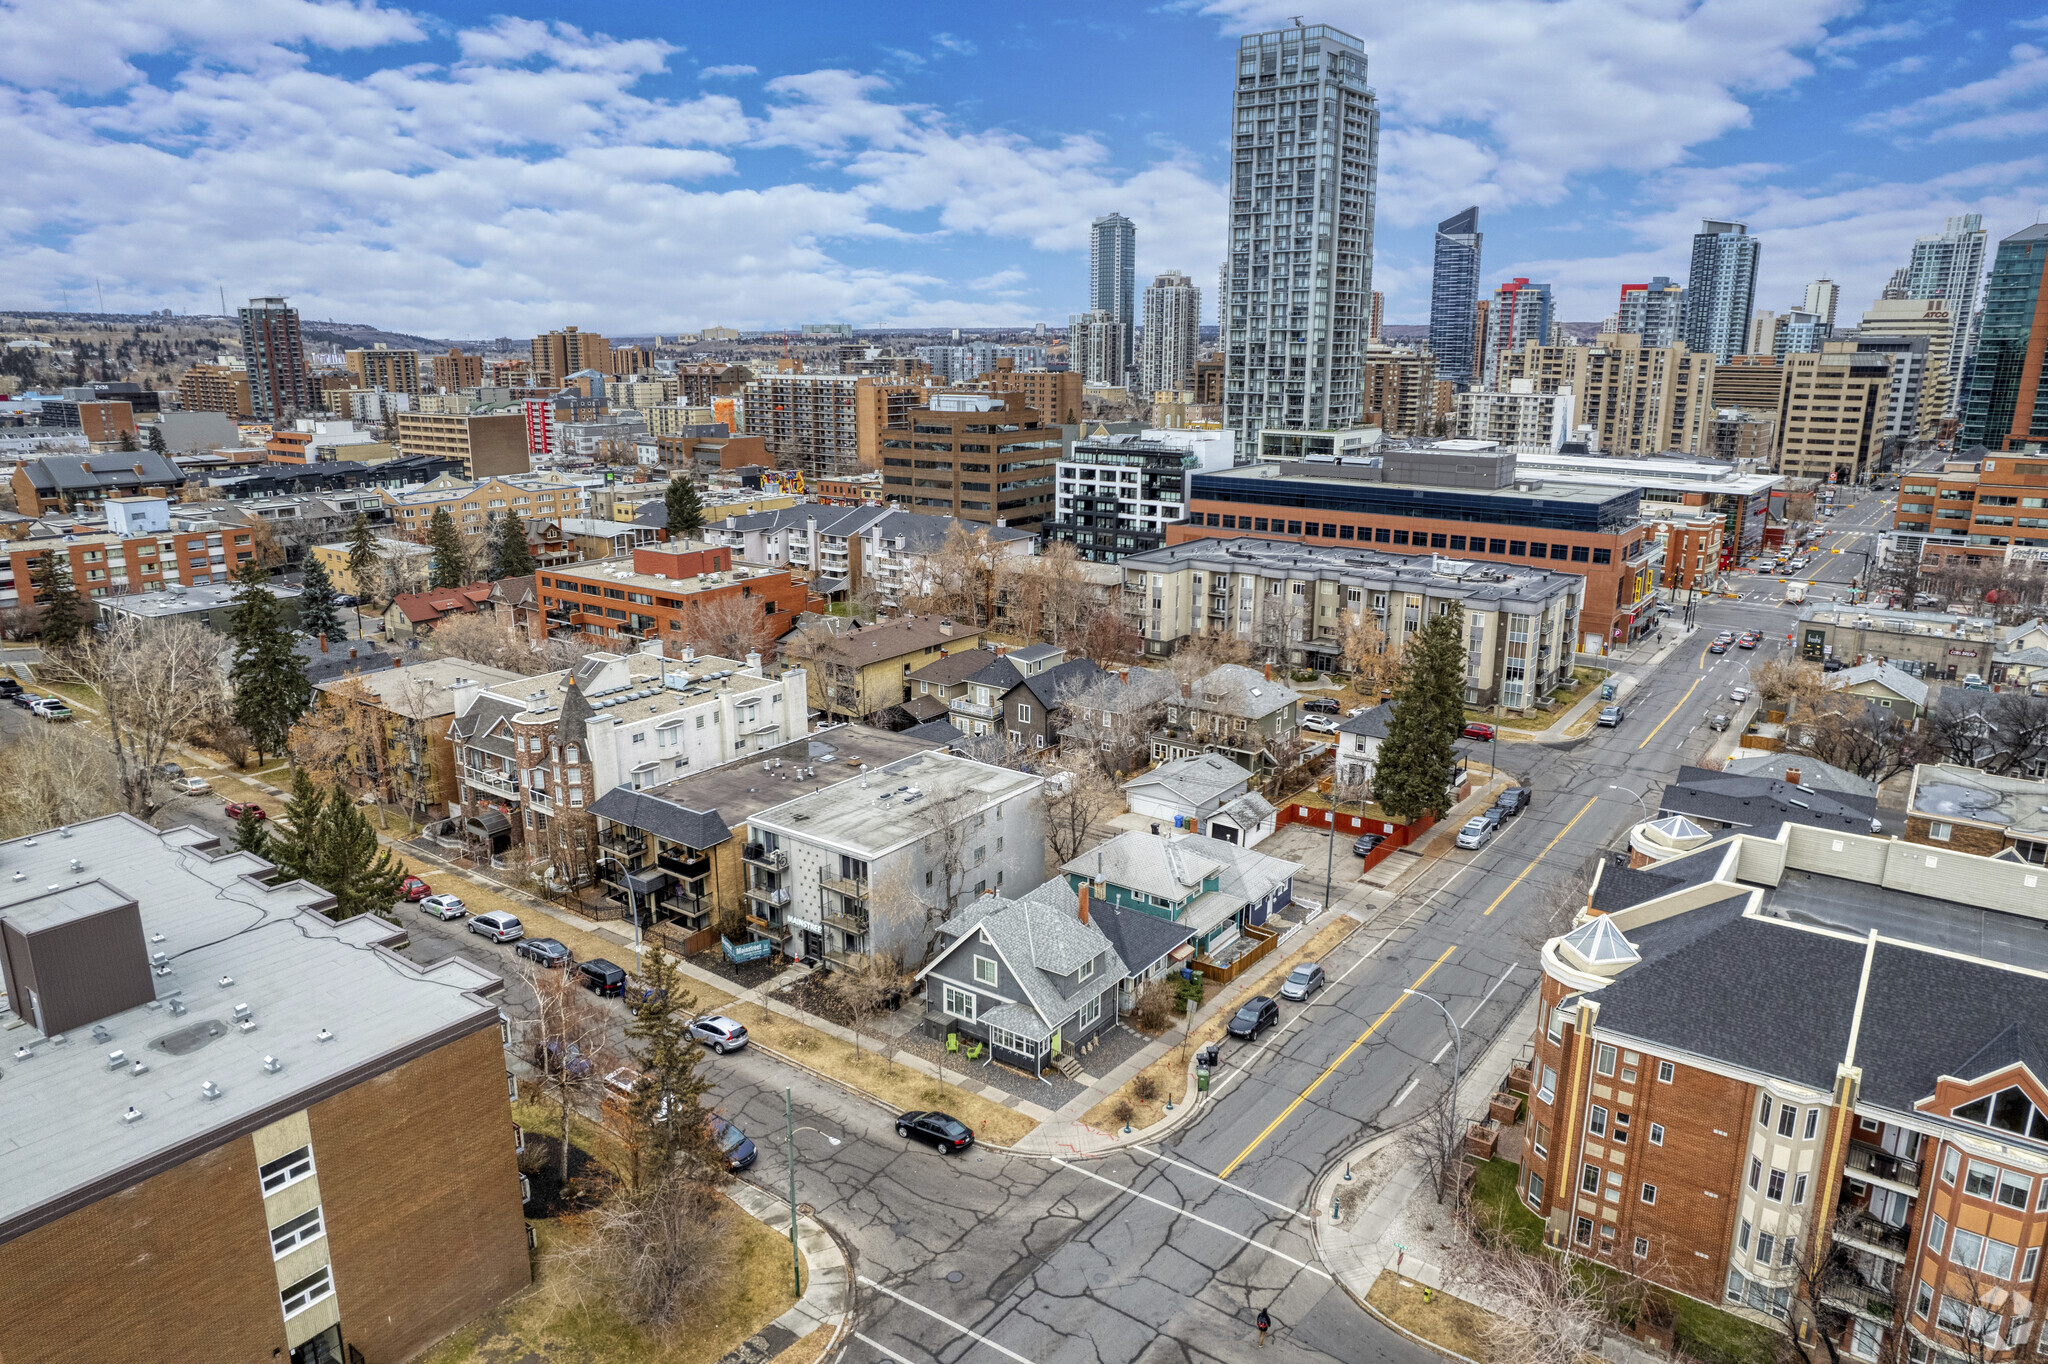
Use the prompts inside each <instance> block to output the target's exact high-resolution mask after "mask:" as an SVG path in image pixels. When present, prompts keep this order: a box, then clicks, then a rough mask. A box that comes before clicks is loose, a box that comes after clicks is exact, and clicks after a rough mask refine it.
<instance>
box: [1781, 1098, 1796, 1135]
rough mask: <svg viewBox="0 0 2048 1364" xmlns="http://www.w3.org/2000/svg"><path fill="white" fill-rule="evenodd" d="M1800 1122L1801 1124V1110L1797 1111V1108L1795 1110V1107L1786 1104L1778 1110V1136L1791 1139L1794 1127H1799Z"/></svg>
mask: <svg viewBox="0 0 2048 1364" xmlns="http://www.w3.org/2000/svg"><path fill="white" fill-rule="evenodd" d="M1798 1122H1799V1110H1798V1109H1796V1108H1794V1107H1793V1106H1792V1105H1791V1104H1785V1105H1784V1106H1782V1107H1781V1108H1779V1109H1778V1135H1779V1136H1781V1137H1789V1136H1791V1135H1792V1129H1793V1127H1794V1126H1795V1125H1797V1123H1798Z"/></svg>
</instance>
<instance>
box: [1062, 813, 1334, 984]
mask: <svg viewBox="0 0 2048 1364" xmlns="http://www.w3.org/2000/svg"><path fill="white" fill-rule="evenodd" d="M1060 870H1061V871H1062V872H1063V873H1065V874H1066V878H1067V884H1068V885H1070V886H1072V887H1074V888H1075V890H1076V891H1077V892H1078V890H1079V888H1080V887H1081V885H1082V884H1083V883H1093V885H1094V888H1095V889H1094V896H1095V898H1096V899H1099V900H1106V901H1108V902H1109V903H1110V904H1112V905H1115V906H1117V907H1118V908H1119V909H1128V910H1134V911H1136V912H1138V913H1141V914H1148V915H1151V916H1152V917H1153V918H1156V919H1163V920H1166V921H1168V922H1170V923H1172V924H1174V925H1176V926H1177V927H1181V928H1185V929H1186V930H1187V933H1188V939H1189V943H1190V948H1191V950H1190V951H1189V952H1188V953H1187V954H1186V955H1188V956H1203V957H1208V958H1211V959H1212V960H1219V961H1221V960H1228V959H1229V958H1230V956H1231V954H1232V948H1233V947H1234V946H1235V945H1236V944H1237V943H1238V941H1239V939H1240V938H1242V937H1243V936H1244V932H1245V930H1246V929H1249V928H1258V927H1261V926H1263V925H1264V924H1265V922H1266V920H1267V919H1268V918H1269V917H1270V916H1271V915H1272V914H1273V913H1274V911H1276V910H1278V909H1280V908H1281V907H1283V906H1285V905H1287V904H1289V903H1291V902H1292V901H1293V899H1294V876H1295V873H1296V872H1298V871H1300V870H1301V864H1300V863H1299V862H1288V861H1284V860H1282V859H1280V858H1278V857H1271V856H1268V855H1267V854H1265V853H1261V852H1254V851H1252V850H1251V849H1250V848H1245V847H1240V846H1239V845H1237V844H1234V843H1226V842H1224V841H1223V840H1222V839H1218V838H1209V837H1206V836H1204V835H1201V834H1153V833H1147V832H1145V831H1143V830H1134V831H1132V832H1130V833H1124V834H1119V835H1117V836H1116V837H1115V838H1112V839H1111V840H1109V842H1107V843H1104V844H1103V845H1102V846H1101V847H1099V848H1093V849H1090V850H1089V851H1087V852H1085V853H1082V854H1081V855H1080V856H1079V857H1077V858H1075V859H1074V860H1073V861H1071V862H1069V863H1067V864H1066V865H1065V866H1063V867H1061V868H1060ZM1162 969H1163V968H1162Z"/></svg>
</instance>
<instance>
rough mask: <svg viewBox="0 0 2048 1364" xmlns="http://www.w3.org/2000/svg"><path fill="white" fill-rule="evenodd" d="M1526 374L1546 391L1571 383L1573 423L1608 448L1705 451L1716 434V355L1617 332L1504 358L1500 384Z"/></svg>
mask: <svg viewBox="0 0 2048 1364" xmlns="http://www.w3.org/2000/svg"><path fill="white" fill-rule="evenodd" d="M1519 379H1528V380H1531V381H1533V383H1534V387H1535V391H1537V392H1539V393H1552V392H1557V391H1560V390H1563V389H1570V390H1571V393H1572V398H1573V412H1572V419H1571V429H1572V430H1573V431H1578V430H1580V429H1582V428H1583V429H1586V430H1587V432H1588V434H1589V436H1590V437H1591V439H1592V442H1593V445H1594V448H1595V449H1596V450H1598V451H1599V452H1601V453H1603V454H1612V455H1655V454H1659V453H1662V452H1663V451H1666V450H1682V451H1684V452H1685V453H1687V454H1698V453H1699V452H1700V451H1701V450H1703V449H1704V448H1706V447H1707V444H1708V443H1709V442H1710V441H1711V439H1712V435H1713V432H1712V428H1711V426H1710V425H1709V423H1710V421H1711V419H1712V417H1713V415H1714V401H1715V400H1714V362H1713V357H1712V356H1706V355H1697V354H1694V353H1693V352H1691V351H1689V350H1687V349H1686V348H1685V347H1684V346H1645V345H1643V344H1642V342H1641V340H1640V339H1639V338H1637V337H1635V336H1632V335H1626V334H1612V333H1610V334H1607V335H1603V336H1601V337H1599V338H1598V339H1596V340H1595V341H1594V343H1593V344H1592V345H1590V346H1563V345H1558V346H1542V345H1537V344H1535V343H1533V342H1532V343H1530V344H1528V345H1526V346H1524V347H1523V348H1522V349H1520V350H1518V351H1509V352H1507V353H1506V354H1504V355H1503V356H1502V357H1501V362H1500V375H1499V386H1500V387H1501V388H1503V389H1506V388H1508V387H1509V386H1511V385H1512V384H1513V383H1514V382H1515V381H1516V380H1519Z"/></svg>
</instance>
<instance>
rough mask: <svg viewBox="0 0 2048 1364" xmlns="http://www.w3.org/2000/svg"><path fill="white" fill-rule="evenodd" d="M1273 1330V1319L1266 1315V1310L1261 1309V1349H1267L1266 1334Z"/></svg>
mask: <svg viewBox="0 0 2048 1364" xmlns="http://www.w3.org/2000/svg"><path fill="white" fill-rule="evenodd" d="M1272 1329H1273V1319H1272V1318H1271V1317H1269V1316H1267V1315H1266V1309H1265V1308H1263V1307H1261V1308H1260V1309H1259V1348H1260V1349H1261V1350H1263V1349H1265V1348H1266V1332H1268V1331H1270V1330H1272Z"/></svg>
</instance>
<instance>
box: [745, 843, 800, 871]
mask: <svg viewBox="0 0 2048 1364" xmlns="http://www.w3.org/2000/svg"><path fill="white" fill-rule="evenodd" d="M740 860H741V861H744V862H751V863H753V864H754V865H755V866H757V867H767V868H769V869H770V870H771V871H785V870H787V869H788V867H789V853H788V852H787V851H786V850H785V849H782V848H765V847H763V846H762V845H760V844H759V843H749V844H747V846H746V847H745V848H743V849H742V850H741V851H740Z"/></svg>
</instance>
